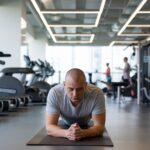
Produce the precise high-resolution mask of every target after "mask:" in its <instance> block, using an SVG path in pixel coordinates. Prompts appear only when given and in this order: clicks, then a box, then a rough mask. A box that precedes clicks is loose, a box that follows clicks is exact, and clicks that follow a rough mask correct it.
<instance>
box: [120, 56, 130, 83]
mask: <svg viewBox="0 0 150 150" xmlns="http://www.w3.org/2000/svg"><path fill="white" fill-rule="evenodd" d="M123 61H124V68H123V76H122V80H123V81H124V82H126V83H128V84H130V83H131V78H130V71H131V67H130V64H129V63H128V58H127V57H124V58H123Z"/></svg>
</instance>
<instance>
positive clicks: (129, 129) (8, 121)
mask: <svg viewBox="0 0 150 150" xmlns="http://www.w3.org/2000/svg"><path fill="white" fill-rule="evenodd" d="M106 109H107V120H106V128H107V130H108V133H109V135H110V137H111V139H112V141H113V143H114V147H113V148H109V147H107V148H105V147H99V148H97V149H99V150H105V149H106V150H112V149H113V150H148V149H149V148H150V105H148V104H141V105H137V104H136V101H135V100H133V101H131V100H128V99H127V100H125V101H124V102H121V103H118V101H114V100H113V99H111V98H106ZM44 111H45V106H40V105H36V106H28V107H24V108H20V109H19V110H17V111H14V112H10V113H8V114H3V115H1V116H0V150H10V149H11V150H35V149H36V150H61V149H62V147H58V146H53V147H52V146H26V143H27V142H28V141H29V140H30V139H31V138H32V137H33V136H34V135H35V134H36V133H37V132H38V131H39V130H40V129H41V128H42V127H43V126H44ZM64 149H66V150H73V149H76V148H73V147H71V146H67V147H64ZM78 149H80V147H79V146H78ZM84 149H85V150H91V149H92V150H94V149H95V148H94V147H89V146H88V147H86V148H84V147H82V150H84Z"/></svg>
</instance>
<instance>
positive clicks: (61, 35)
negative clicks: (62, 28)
mask: <svg viewBox="0 0 150 150" xmlns="http://www.w3.org/2000/svg"><path fill="white" fill-rule="evenodd" d="M92 35H94V34H54V36H55V37H56V36H57V37H58V36H60V37H63V36H81V37H82V36H84V37H88V36H92Z"/></svg>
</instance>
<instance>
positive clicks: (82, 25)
mask: <svg viewBox="0 0 150 150" xmlns="http://www.w3.org/2000/svg"><path fill="white" fill-rule="evenodd" d="M105 3H106V0H102V2H101V5H100V8H99V11H91V10H90V11H42V13H43V14H87V13H88V14H97V17H96V21H95V23H94V24H93V25H91V24H74V25H70V24H66V25H65V24H62V25H60V24H59V25H58V24H54V25H51V24H50V25H49V27H91V28H93V27H97V26H98V24H99V21H100V18H101V15H102V12H103V10H104V6H105Z"/></svg>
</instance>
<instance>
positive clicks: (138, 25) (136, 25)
mask: <svg viewBox="0 0 150 150" xmlns="http://www.w3.org/2000/svg"><path fill="white" fill-rule="evenodd" d="M128 27H131V28H132V27H140V28H148V27H150V24H129V25H128Z"/></svg>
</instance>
